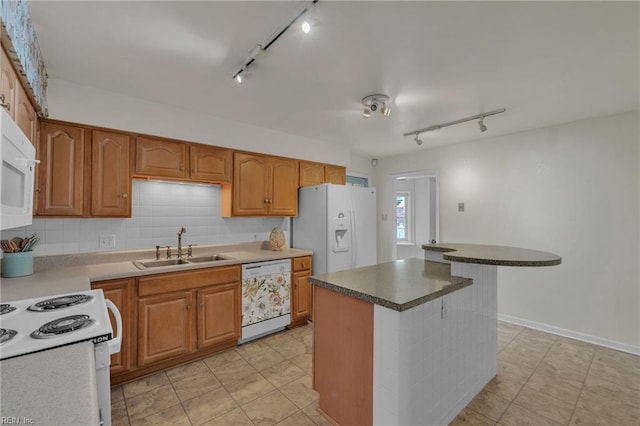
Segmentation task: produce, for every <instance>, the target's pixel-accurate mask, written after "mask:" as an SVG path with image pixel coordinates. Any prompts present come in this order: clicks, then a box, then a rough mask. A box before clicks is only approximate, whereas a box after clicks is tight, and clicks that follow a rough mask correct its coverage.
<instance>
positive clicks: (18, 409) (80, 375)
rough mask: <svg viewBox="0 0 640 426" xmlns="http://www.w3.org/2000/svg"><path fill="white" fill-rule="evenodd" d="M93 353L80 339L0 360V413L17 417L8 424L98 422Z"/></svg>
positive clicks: (77, 423)
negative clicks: (17, 421) (64, 344)
mask: <svg viewBox="0 0 640 426" xmlns="http://www.w3.org/2000/svg"><path fill="white" fill-rule="evenodd" d="M93 351H94V348H93V343H91V342H82V343H76V344H75V345H69V346H63V347H61V348H56V349H51V350H48V351H42V352H37V353H34V354H29V355H24V356H20V357H16V358H11V359H7V360H4V361H0V379H1V380H0V399H1V401H2V404H0V416H1V417H2V418H3V419H6V418H16V417H17V418H19V419H20V422H19V423H13V424H29V421H31V424H33V425H97V424H99V423H100V418H99V412H98V393H97V387H96V369H95V360H94V353H93ZM3 423H5V424H8V423H7V422H3Z"/></svg>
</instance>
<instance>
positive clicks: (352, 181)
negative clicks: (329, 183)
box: [347, 175, 369, 188]
mask: <svg viewBox="0 0 640 426" xmlns="http://www.w3.org/2000/svg"><path fill="white" fill-rule="evenodd" d="M347 184H348V185H351V186H362V187H365V188H367V187H368V186H369V178H366V177H360V176H349V175H347Z"/></svg>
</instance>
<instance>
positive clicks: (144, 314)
mask: <svg viewBox="0 0 640 426" xmlns="http://www.w3.org/2000/svg"><path fill="white" fill-rule="evenodd" d="M192 302H193V293H192V292H183V293H171V294H168V295H161V296H154V297H149V298H145V299H139V300H138V365H139V366H140V367H142V366H146V365H149V364H153V363H154V362H157V361H161V360H164V359H168V358H173V357H176V356H179V355H184V354H188V353H190V352H191V349H192V344H191V342H192V340H191V334H192V329H193V312H192V306H191V305H192Z"/></svg>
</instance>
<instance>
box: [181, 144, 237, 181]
mask: <svg viewBox="0 0 640 426" xmlns="http://www.w3.org/2000/svg"><path fill="white" fill-rule="evenodd" d="M189 152H190V154H191V179H195V180H206V181H209V182H231V172H232V167H233V151H231V150H229V149H224V148H216V147H209V146H203V145H191V147H190V148H189Z"/></svg>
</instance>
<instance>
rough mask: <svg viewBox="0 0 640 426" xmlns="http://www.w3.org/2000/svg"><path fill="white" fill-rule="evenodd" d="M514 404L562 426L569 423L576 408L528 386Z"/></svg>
mask: <svg viewBox="0 0 640 426" xmlns="http://www.w3.org/2000/svg"><path fill="white" fill-rule="evenodd" d="M513 403H514V404H517V405H519V406H521V407H523V408H526V409H528V410H529V411H533V412H534V413H537V414H539V415H541V416H544V417H546V418H548V419H551V420H553V421H555V422H558V423H562V424H567V423H569V420H571V414H572V413H573V407H574V405H573V404H567V403H566V402H563V401H560V400H559V399H555V398H553V397H550V396H548V395H545V394H543V393H541V392H538V391H536V390H533V389H531V388H528V387H527V386H525V387H524V388H523V389H522V391H520V393H519V394H518V396H517V397H516V399H515V400H514V401H513Z"/></svg>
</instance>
